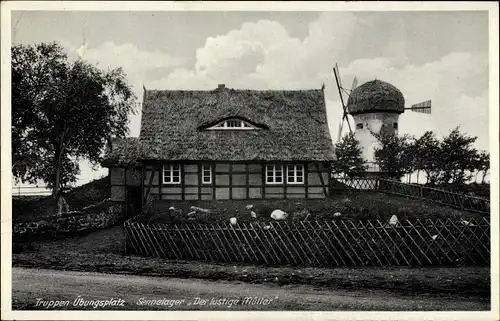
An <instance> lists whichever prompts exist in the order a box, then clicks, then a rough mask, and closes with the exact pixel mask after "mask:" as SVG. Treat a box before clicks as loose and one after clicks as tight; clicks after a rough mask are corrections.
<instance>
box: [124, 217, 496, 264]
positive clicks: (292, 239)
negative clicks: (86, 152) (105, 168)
mask: <svg viewBox="0 0 500 321" xmlns="http://www.w3.org/2000/svg"><path fill="white" fill-rule="evenodd" d="M124 226H125V235H126V253H127V254H135V255H142V256H153V257H161V258H168V259H177V260H199V261H210V262H234V263H256V264H267V265H288V264H290V265H307V266H365V265H371V266H390V265H395V266H429V265H488V264H489V262H490V224H489V222H488V221H487V220H486V219H482V220H480V221H470V222H466V221H454V220H451V219H446V220H439V219H437V220H429V219H427V220H418V219H416V220H413V221H410V220H401V221H399V222H398V223H397V224H396V225H391V224H389V223H388V222H387V221H384V222H383V221H380V220H367V221H352V220H347V219H337V220H333V221H301V222H293V223H292V222H283V221H282V222H278V221H275V222H252V223H239V224H237V225H234V226H233V225H231V224H229V223H227V224H226V223H224V224H196V223H190V224H181V225H179V224H177V225H176V224H145V223H141V222H140V220H139V219H137V218H132V219H130V220H128V221H126V222H125V223H124Z"/></svg>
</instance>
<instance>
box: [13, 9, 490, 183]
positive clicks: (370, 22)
mask: <svg viewBox="0 0 500 321" xmlns="http://www.w3.org/2000/svg"><path fill="white" fill-rule="evenodd" d="M11 20H12V41H13V43H23V44H34V43H40V42H52V41H58V42H60V43H61V44H62V45H63V46H64V48H65V49H66V50H67V52H68V56H69V58H70V59H76V57H78V56H81V57H82V58H83V59H85V60H87V61H89V62H91V63H93V64H96V65H97V66H98V67H100V68H103V69H107V68H115V67H123V69H124V71H125V73H126V74H127V78H128V80H129V83H130V84H131V85H132V86H133V89H134V92H135V93H136V95H137V97H138V98H139V101H142V94H143V86H145V87H146V88H147V89H183V90H191V89H192V90H211V89H214V88H216V87H217V85H218V84H225V85H226V87H228V88H242V89H319V88H321V86H322V84H324V85H325V97H326V107H327V114H328V122H329V127H330V131H331V135H332V139H333V141H334V142H336V140H337V131H338V126H339V123H340V119H341V115H342V106H341V104H340V100H339V96H338V92H337V88H336V86H335V78H334V76H333V72H332V67H333V66H334V64H335V63H338V66H339V69H340V75H341V79H342V82H343V85H344V87H347V88H350V84H351V83H352V81H353V78H354V77H357V79H358V84H359V85H360V84H362V83H364V82H366V81H370V80H373V79H379V80H383V81H387V82H389V83H391V84H393V85H394V86H396V87H397V88H399V89H400V90H401V91H402V93H403V95H404V97H405V101H406V105H407V107H409V106H411V105H412V104H414V103H419V102H422V101H425V100H432V114H431V115H427V114H418V113H413V112H410V111H406V112H405V113H404V114H403V115H402V116H401V117H400V123H399V132H400V134H411V135H421V134H423V133H424V132H425V131H427V130H433V131H434V132H436V134H437V136H438V137H443V136H444V135H447V134H448V133H449V132H450V131H451V130H452V129H453V128H455V127H457V126H460V128H461V130H462V131H463V132H466V133H467V134H469V135H473V136H477V137H478V140H477V143H476V148H478V149H482V150H489V139H488V130H489V129H488V122H489V120H488V109H489V105H488V97H489V91H488V84H489V73H488V72H489V70H488V63H489V56H488V50H489V48H488V43H489V36H488V12H487V11H440V12H438V11H435V12H433V11H421V12H416V11H412V12H398V11H386V12H383V11H378V12H377V11H370V12H360V11H357V12H348V11H343V12H304V11H301V12H283V11H280V12H244V11H231V12H223V11H222V12H221V11H219V12H201V11H199V12H193V11H191V12H185V11H184V12H182V11H176V12H172V11H170V12H166V11H161V12H144V11H142V12H133V11H130V12H129V11H122V12H84V11H73V12H71V11H43V12H42V11H22V12H21V11H17V12H12V19H11ZM140 117H141V115H140V110H139V112H138V113H137V114H136V115H131V116H130V136H138V135H139V130H140ZM106 173H107V169H103V168H99V167H97V168H92V167H91V166H90V165H89V164H88V163H86V162H82V164H81V174H80V176H79V181H78V182H77V185H80V184H83V183H86V182H88V181H91V180H92V179H95V178H99V177H101V176H103V175H106Z"/></svg>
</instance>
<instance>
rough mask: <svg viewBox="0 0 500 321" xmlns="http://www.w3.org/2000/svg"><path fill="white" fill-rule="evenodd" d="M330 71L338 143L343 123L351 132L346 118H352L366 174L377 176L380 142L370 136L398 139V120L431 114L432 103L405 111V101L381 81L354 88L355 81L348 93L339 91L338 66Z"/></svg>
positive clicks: (428, 101)
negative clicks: (338, 114)
mask: <svg viewBox="0 0 500 321" xmlns="http://www.w3.org/2000/svg"><path fill="white" fill-rule="evenodd" d="M333 71H334V74H335V80H336V83H337V88H338V91H339V95H340V101H341V104H342V109H343V116H342V120H341V126H340V131H339V137H338V139H340V136H341V130H342V127H343V126H342V124H343V122H344V121H347V124H348V126H349V132H353V129H352V128H351V125H350V124H349V122H348V119H347V115H351V116H352V117H353V119H354V124H355V128H354V134H355V137H356V139H357V140H358V141H359V143H360V145H361V147H362V148H363V158H364V159H365V160H366V163H367V165H368V171H369V172H379V169H378V166H377V165H376V163H375V147H377V146H378V144H379V142H378V140H377V139H376V138H375V136H374V135H373V134H374V133H376V134H378V133H380V132H382V131H384V132H386V133H392V134H396V135H397V134H398V130H399V116H400V115H401V114H402V113H404V111H405V110H411V111H413V112H418V113H424V114H430V113H431V101H430V100H427V101H425V102H422V103H418V104H414V105H412V106H411V107H408V108H405V99H404V96H403V94H402V93H401V91H400V90H399V89H397V88H396V87H394V86H393V85H391V84H389V83H387V82H384V81H381V80H372V81H369V82H366V83H364V84H362V85H361V86H359V87H356V85H357V80H356V78H355V79H354V82H353V86H352V88H351V90H350V91H349V92H347V91H346V90H345V89H344V88H343V87H342V81H341V78H340V73H339V69H338V66H337V65H335V67H334V68H333ZM343 92H344V93H347V95H348V100H347V104H345V103H344V98H343Z"/></svg>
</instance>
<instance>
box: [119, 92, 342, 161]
mask: <svg viewBox="0 0 500 321" xmlns="http://www.w3.org/2000/svg"><path fill="white" fill-rule="evenodd" d="M144 94H145V98H144V104H143V107H142V122H141V132H140V138H139V141H140V145H141V148H140V149H141V151H142V154H141V159H143V160H233V161H248V160H271V161H272V160H281V161H288V160H290V161H292V160H296V161H298V160H301V161H308V160H311V161H312V160H316V161H329V160H333V159H334V157H335V156H334V149H333V143H332V140H331V137H330V132H329V130H328V123H327V117H326V107H325V98H324V94H323V91H322V90H296V91H291V90H290V91H275V90H273V91H271V90H268V91H257V90H234V89H228V88H224V87H222V88H218V89H216V90H211V91H182V90H176V91H170V90H147V91H146V92H145V93H144ZM232 117H235V118H241V119H244V120H246V121H248V122H249V123H250V124H253V125H256V127H258V129H256V130H205V129H204V128H206V127H207V126H209V125H212V124H215V123H217V122H218V121H220V120H223V119H227V118H232ZM125 145H127V144H125ZM133 145H134V144H131V145H130V146H129V145H127V146H129V147H127V148H123V149H120V150H123V151H124V152H126V151H132V152H135V151H136V149H135V148H134V147H132V146H133ZM131 147H132V148H131ZM128 158H129V156H127V155H122V156H121V157H117V158H116V159H123V160H125V159H128ZM130 158H133V157H130Z"/></svg>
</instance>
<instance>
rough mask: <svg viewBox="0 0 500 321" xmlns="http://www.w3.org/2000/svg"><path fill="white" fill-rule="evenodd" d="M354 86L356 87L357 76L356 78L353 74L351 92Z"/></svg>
mask: <svg viewBox="0 0 500 321" xmlns="http://www.w3.org/2000/svg"><path fill="white" fill-rule="evenodd" d="M356 87H358V78H356V76H354V79H353V81H352V86H351V93H352V91H353V90H354V89H356Z"/></svg>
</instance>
